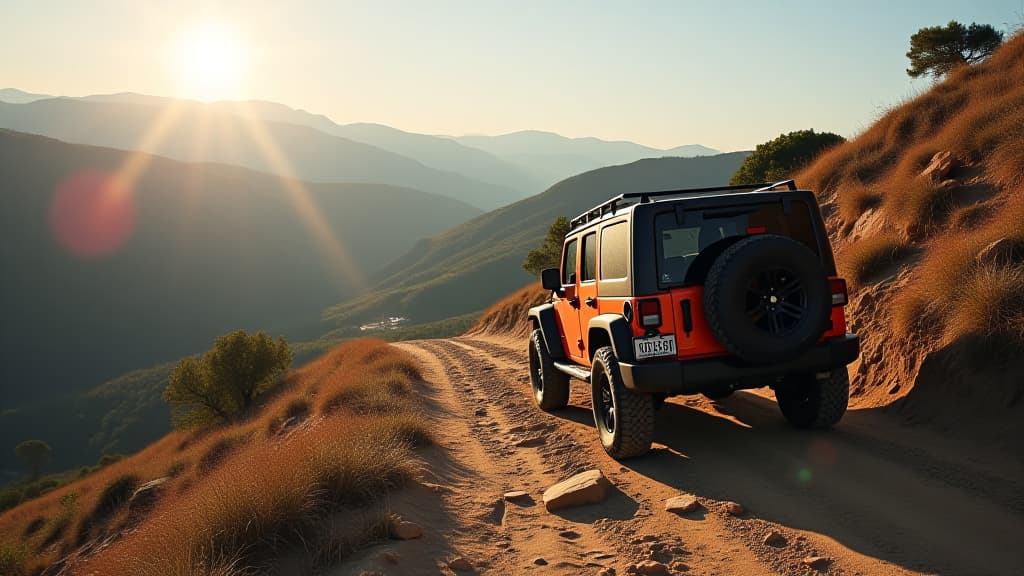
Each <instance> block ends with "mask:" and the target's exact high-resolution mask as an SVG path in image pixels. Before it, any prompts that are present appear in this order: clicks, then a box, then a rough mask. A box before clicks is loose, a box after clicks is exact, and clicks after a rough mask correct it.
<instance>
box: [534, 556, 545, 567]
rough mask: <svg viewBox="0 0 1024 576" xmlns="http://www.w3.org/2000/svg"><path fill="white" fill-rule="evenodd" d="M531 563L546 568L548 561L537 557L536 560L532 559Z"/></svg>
mask: <svg viewBox="0 0 1024 576" xmlns="http://www.w3.org/2000/svg"><path fill="white" fill-rule="evenodd" d="M533 563H534V564H536V565H537V566H547V565H548V561H547V560H545V559H543V558H541V557H539V556H538V557H537V558H534V559H533Z"/></svg>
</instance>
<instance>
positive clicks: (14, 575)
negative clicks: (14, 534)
mask: <svg viewBox="0 0 1024 576" xmlns="http://www.w3.org/2000/svg"><path fill="white" fill-rule="evenodd" d="M27 557H28V552H27V551H26V550H25V548H24V547H22V546H0V574H4V575H5V576H22V575H24V574H28V570H27V568H26V566H25V559H26V558H27Z"/></svg>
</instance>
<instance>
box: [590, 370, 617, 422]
mask: <svg viewBox="0 0 1024 576" xmlns="http://www.w3.org/2000/svg"><path fill="white" fill-rule="evenodd" d="M598 390H599V392H600V394H599V397H598V398H595V399H594V400H595V402H596V408H597V417H598V421H599V422H600V424H601V427H602V428H604V431H605V432H607V433H608V434H614V433H615V397H614V396H612V387H611V382H609V380H608V376H607V375H606V374H605V373H604V372H602V373H601V375H600V378H599V379H598Z"/></svg>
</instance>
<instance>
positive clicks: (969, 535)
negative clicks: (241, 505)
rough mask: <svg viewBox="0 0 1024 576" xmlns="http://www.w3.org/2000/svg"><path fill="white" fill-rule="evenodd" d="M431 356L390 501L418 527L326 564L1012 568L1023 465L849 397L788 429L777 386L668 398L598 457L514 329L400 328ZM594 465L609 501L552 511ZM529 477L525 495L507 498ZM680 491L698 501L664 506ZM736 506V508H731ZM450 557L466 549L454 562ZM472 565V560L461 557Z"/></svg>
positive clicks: (588, 417)
mask: <svg viewBox="0 0 1024 576" xmlns="http://www.w3.org/2000/svg"><path fill="white" fill-rule="evenodd" d="M396 346H398V347H399V348H401V349H402V350H404V351H406V352H408V353H410V354H411V355H413V356H414V357H415V358H416V359H417V360H418V361H419V362H420V364H421V366H422V370H423V379H424V381H423V382H422V383H421V386H422V389H420V390H419V391H418V393H419V396H420V397H421V399H420V401H421V402H422V407H423V410H424V411H425V412H426V416H427V418H428V420H429V421H430V422H431V424H432V426H431V428H432V430H434V431H435V435H436V438H435V441H436V446H435V447H432V448H430V449H429V450H427V451H425V452H424V453H423V456H424V458H425V459H426V466H425V471H424V473H423V475H422V478H421V480H420V481H419V482H417V483H415V484H414V485H412V486H411V487H407V488H405V489H403V490H402V491H400V492H399V493H397V494H395V495H394V496H393V497H392V499H391V508H392V509H393V510H394V512H396V513H398V514H400V515H401V516H402V517H403V518H406V519H408V520H410V521H412V522H414V523H416V524H418V525H421V526H422V527H423V530H424V534H423V536H422V538H417V539H413V540H404V541H403V540H389V541H386V542H385V543H382V544H377V545H375V546H372V547H370V548H368V549H365V550H363V551H361V552H359V553H357V554H356V555H355V556H354V557H353V558H351V559H350V560H347V561H346V562H344V563H342V564H341V565H339V566H338V567H336V570H335V571H334V572H331V573H332V574H366V573H386V574H437V573H439V572H440V573H446V574H451V573H455V572H456V571H455V570H454V569H453V568H451V566H452V565H454V566H456V567H461V568H466V567H467V566H468V567H469V569H470V570H472V571H473V572H477V573H481V574H531V573H536V574H602V575H609V574H625V573H643V574H702V575H703V574H722V575H724V574H787V575H789V574H808V575H810V574H834V575H854V574H861V575H875V574H878V575H883V574H884V575H891V574H900V575H904V574H905V575H910V574H915V575H916V574H922V575H923V574H943V575H947V574H949V575H952V574H1013V573H1016V571H1017V570H1018V569H1019V568H1020V566H1022V565H1024V551H1022V550H1021V549H1020V547H1019V542H1018V539H1019V535H1020V534H1021V533H1022V531H1024V481H1022V479H1024V462H1022V461H1021V459H1020V456H1019V454H1017V455H1012V454H1007V453H1005V452H1000V451H998V450H997V449H994V448H986V447H983V446H978V445H977V444H970V443H968V442H966V441H962V440H958V439H957V438H956V437H955V436H950V435H945V434H941V433H939V432H937V431H935V430H932V429H928V428H925V427H921V426H912V425H909V424H906V423H904V422H902V421H901V420H900V419H899V417H898V416H897V415H896V414H894V413H892V412H890V411H887V410H886V409H884V408H862V409H858V408H857V406H856V403H855V404H854V406H853V407H852V408H853V409H851V411H850V412H848V413H847V415H846V417H845V418H844V420H843V421H842V422H841V423H840V424H839V426H837V427H836V429H835V430H832V431H828V432H817V433H807V432H806V431H800V430H794V429H792V428H791V427H789V426H788V425H787V424H786V423H785V421H784V419H783V418H782V417H781V415H780V414H779V412H778V408H777V407H776V405H775V402H774V398H773V397H772V393H771V391H769V390H767V389H765V390H759V391H752V392H739V393H736V394H734V395H733V396H732V397H730V398H727V399H724V400H719V401H710V400H707V399H705V398H703V397H700V396H686V397H675V398H672V399H669V401H668V402H666V404H665V405H664V407H663V408H662V409H661V411H660V412H659V414H658V425H657V432H656V435H655V442H654V446H653V448H652V450H651V452H650V453H649V454H647V455H645V456H643V457H640V458H635V459H631V460H625V461H622V462H618V461H615V460H613V459H611V458H610V457H608V456H607V455H606V454H605V453H604V451H603V450H602V448H601V446H600V443H599V442H598V439H597V434H596V432H595V430H594V424H593V417H592V414H591V410H590V394H589V389H588V386H587V385H586V384H584V383H582V382H578V381H573V392H572V396H571V398H570V402H569V406H568V407H566V408H565V409H562V410H560V411H558V412H556V413H553V414H547V413H544V412H542V411H540V410H539V409H537V408H536V406H535V405H534V404H533V399H532V397H531V394H530V384H529V374H528V363H527V358H526V351H525V350H526V345H525V338H524V337H522V336H513V335H510V334H508V333H498V332H491V333H478V334H475V335H470V336H464V337H459V338H453V339H448V340H419V341H409V342H403V343H399V344H396ZM586 470H600V471H601V473H603V475H604V476H605V477H606V478H607V479H608V480H609V481H610V483H611V486H612V488H611V489H610V494H609V495H608V497H607V499H606V500H604V501H603V502H601V503H596V504H589V505H585V506H580V507H574V508H567V509H561V510H557V511H554V512H548V511H546V510H545V505H544V503H543V502H542V494H543V493H544V492H545V490H546V489H547V488H548V487H550V486H551V485H553V484H555V483H557V482H559V481H561V480H564V479H566V478H569V477H571V476H573V475H574V474H577V473H580V472H583V471H586ZM510 491H522V492H525V494H523V495H515V494H512V495H508V496H510V497H506V498H503V495H506V493H508V492H510ZM679 495H687V496H691V497H693V498H695V500H696V501H697V503H698V504H697V505H696V506H695V507H694V509H693V510H691V511H690V512H686V513H682V514H677V513H673V512H669V511H666V510H665V502H666V500H668V499H669V498H673V497H675V496H679ZM734 503H736V504H739V505H740V507H739V508H737V507H735V506H734ZM458 558H461V559H462V560H464V561H465V563H453V559H458ZM460 573H465V572H460Z"/></svg>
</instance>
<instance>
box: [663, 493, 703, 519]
mask: <svg viewBox="0 0 1024 576" xmlns="http://www.w3.org/2000/svg"><path fill="white" fill-rule="evenodd" d="M700 507H701V506H700V502H698V501H697V497H696V496H692V495H690V494H680V495H678V496H673V497H671V498H669V499H668V500H665V510H667V511H669V512H675V513H677V514H685V513H687V512H693V511H694V510H696V509H698V508H700Z"/></svg>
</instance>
